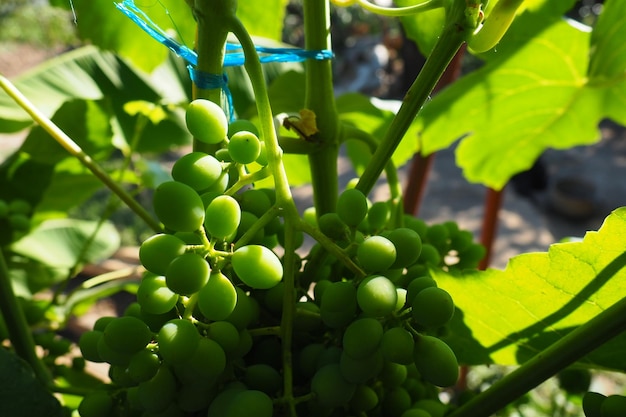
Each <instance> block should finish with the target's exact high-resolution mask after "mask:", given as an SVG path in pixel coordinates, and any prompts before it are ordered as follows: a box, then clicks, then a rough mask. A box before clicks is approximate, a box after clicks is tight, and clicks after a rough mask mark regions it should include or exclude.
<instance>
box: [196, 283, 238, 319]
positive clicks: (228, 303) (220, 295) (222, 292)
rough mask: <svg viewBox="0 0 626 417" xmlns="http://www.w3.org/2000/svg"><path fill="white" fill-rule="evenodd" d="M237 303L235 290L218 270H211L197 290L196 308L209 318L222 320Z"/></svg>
mask: <svg viewBox="0 0 626 417" xmlns="http://www.w3.org/2000/svg"><path fill="white" fill-rule="evenodd" d="M236 305H237V291H236V290H235V287H234V286H233V284H232V282H230V280H229V279H228V278H227V277H226V276H225V275H224V274H222V273H221V272H220V271H212V272H211V275H209V280H208V282H207V283H206V285H205V286H204V287H202V289H201V290H200V291H199V292H198V308H199V309H200V312H201V313H202V315H204V317H206V318H207V319H209V320H224V319H226V318H227V317H228V316H230V315H231V313H232V312H233V310H235V306H236Z"/></svg>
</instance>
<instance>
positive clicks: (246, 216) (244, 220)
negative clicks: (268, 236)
mask: <svg viewBox="0 0 626 417" xmlns="http://www.w3.org/2000/svg"><path fill="white" fill-rule="evenodd" d="M258 220H259V218H258V217H257V216H255V215H254V214H252V213H250V212H247V211H242V212H241V220H240V221H239V227H237V234H236V235H235V238H234V239H233V241H239V239H241V237H242V236H243V235H244V234H245V233H246V232H247V231H248V230H250V228H251V227H252V225H253V224H255V223H256V222H257V221H258ZM264 237H265V230H264V229H263V228H260V229H258V230H257V231H256V233H255V234H254V235H253V236H252V238H251V239H249V240H248V241H247V243H251V244H261V242H263V238H264Z"/></svg>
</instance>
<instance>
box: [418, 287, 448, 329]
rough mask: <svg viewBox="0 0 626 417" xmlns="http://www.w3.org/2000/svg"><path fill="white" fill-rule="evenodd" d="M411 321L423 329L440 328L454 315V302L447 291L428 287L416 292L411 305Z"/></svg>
mask: <svg viewBox="0 0 626 417" xmlns="http://www.w3.org/2000/svg"><path fill="white" fill-rule="evenodd" d="M411 308H412V314H413V320H415V322H416V323H418V324H419V325H420V326H423V327H440V326H443V325H445V324H446V323H448V322H449V321H450V320H451V319H452V316H453V315H454V302H453V301H452V297H451V296H450V294H448V292H447V291H445V290H442V289H441V288H437V287H428V288H425V289H423V290H422V291H420V292H418V293H417V295H416V296H415V297H414V298H413V302H412V303H411Z"/></svg>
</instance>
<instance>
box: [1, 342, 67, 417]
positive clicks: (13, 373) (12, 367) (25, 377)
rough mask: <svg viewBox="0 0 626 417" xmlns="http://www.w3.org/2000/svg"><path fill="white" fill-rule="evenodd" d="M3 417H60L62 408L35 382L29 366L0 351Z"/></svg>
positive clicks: (9, 353) (4, 350) (17, 358)
mask: <svg viewBox="0 0 626 417" xmlns="http://www.w3.org/2000/svg"><path fill="white" fill-rule="evenodd" d="M0 369H2V372H1V373H0V415H2V416H11V417H32V416H47V417H61V416H62V415H63V413H62V410H61V405H60V404H59V402H58V401H57V399H56V398H54V396H53V395H52V394H51V393H50V392H49V391H48V390H47V389H46V388H45V387H44V385H42V384H41V383H40V382H39V381H38V380H37V379H36V378H35V375H34V373H33V371H32V369H31V368H30V366H29V365H28V364H27V363H26V362H24V361H23V360H22V359H20V358H19V357H17V356H16V355H15V354H13V353H11V352H9V351H7V350H6V349H4V348H0Z"/></svg>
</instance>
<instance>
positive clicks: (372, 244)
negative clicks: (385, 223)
mask: <svg viewBox="0 0 626 417" xmlns="http://www.w3.org/2000/svg"><path fill="white" fill-rule="evenodd" d="M356 257H357V259H358V261H359V263H360V264H361V266H362V267H363V270H364V271H365V272H370V273H371V272H384V271H386V270H387V269H389V268H390V267H391V265H393V263H394V262H395V261H396V247H395V246H394V245H393V243H392V242H391V241H390V240H389V239H387V238H386V237H383V236H370V237H368V238H367V239H365V241H364V242H363V243H361V244H360V245H359V248H358V249H357V252H356Z"/></svg>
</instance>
